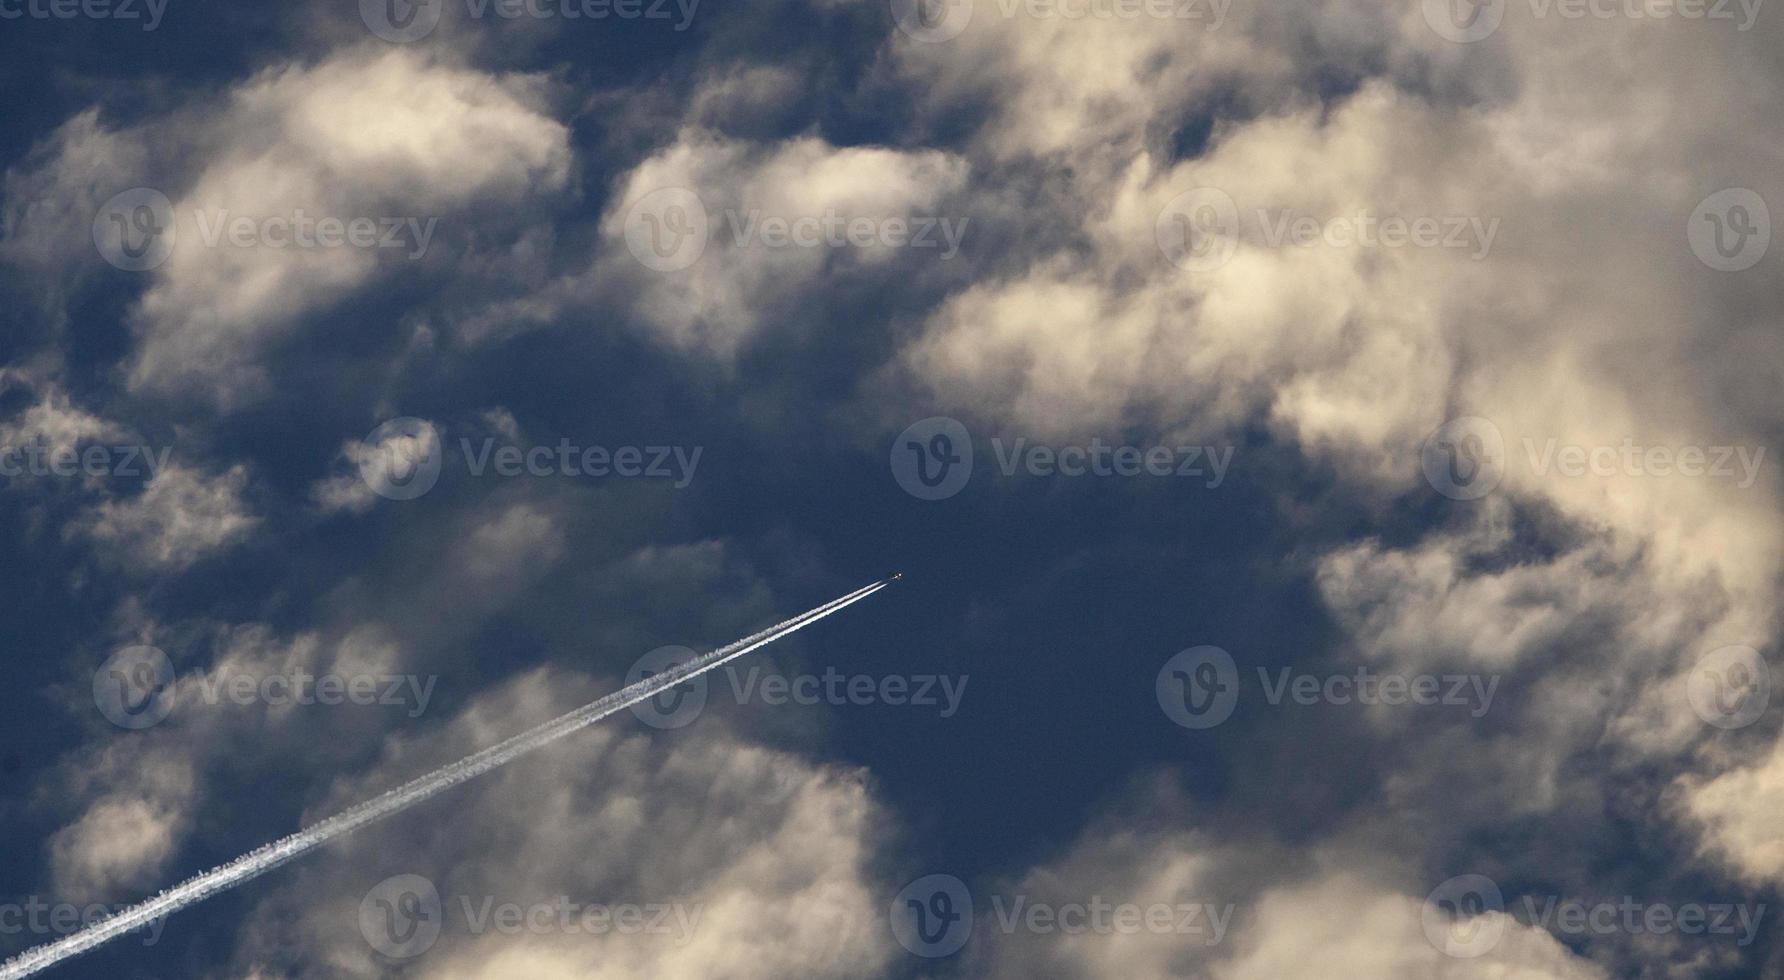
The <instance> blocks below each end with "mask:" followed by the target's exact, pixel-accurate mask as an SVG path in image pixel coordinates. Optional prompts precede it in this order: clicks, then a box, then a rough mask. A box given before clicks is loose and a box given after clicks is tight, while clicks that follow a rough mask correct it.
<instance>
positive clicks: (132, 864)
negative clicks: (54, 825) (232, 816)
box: [47, 741, 200, 901]
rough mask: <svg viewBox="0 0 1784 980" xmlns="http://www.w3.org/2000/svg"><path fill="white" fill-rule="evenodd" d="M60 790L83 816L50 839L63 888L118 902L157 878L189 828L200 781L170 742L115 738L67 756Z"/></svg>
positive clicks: (81, 897)
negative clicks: (144, 741)
mask: <svg viewBox="0 0 1784 980" xmlns="http://www.w3.org/2000/svg"><path fill="white" fill-rule="evenodd" d="M58 782H59V783H60V784H61V791H60V794H59V795H63V794H65V795H63V798H64V799H73V800H76V801H79V802H78V803H77V807H76V809H77V812H78V816H74V817H73V818H72V819H71V820H70V821H69V822H68V823H66V824H64V825H63V826H62V827H61V828H59V829H58V830H56V831H55V832H54V833H52V834H51V835H50V837H49V840H48V842H47V843H48V850H49V859H50V867H49V870H50V875H51V877H52V878H53V880H54V883H55V889H56V894H57V895H59V896H60V897H62V898H63V899H65V900H68V901H116V900H117V899H118V898H120V897H122V896H123V895H125V894H127V893H129V892H134V891H137V890H140V889H142V888H144V887H147V886H149V885H152V884H154V883H155V881H156V879H158V878H159V877H160V876H161V875H162V874H163V873H164V872H165V870H166V868H167V867H168V862H169V861H170V859H171V858H172V857H173V855H174V853H175V849H176V847H177V846H178V845H179V843H180V842H181V841H182V840H184V838H185V835H186V833H187V832H188V831H189V830H190V828H191V825H192V820H193V817H194V808H195V807H196V806H197V804H198V802H199V798H200V797H199V793H200V785H199V780H198V776H197V773H196V772H195V771H194V768H193V765H192V763H191V760H190V759H189V758H187V757H186V755H185V754H184V753H183V752H181V751H179V750H177V749H176V748H174V747H172V746H170V745H169V744H167V743H166V742H159V743H156V744H149V745H145V744H143V743H141V742H132V741H113V742H109V743H107V744H104V745H101V746H97V747H95V748H93V749H91V750H89V751H86V752H83V753H81V754H79V755H78V756H76V757H71V758H70V759H68V760H65V761H64V763H63V766H62V769H61V771H60V772H59V774H58Z"/></svg>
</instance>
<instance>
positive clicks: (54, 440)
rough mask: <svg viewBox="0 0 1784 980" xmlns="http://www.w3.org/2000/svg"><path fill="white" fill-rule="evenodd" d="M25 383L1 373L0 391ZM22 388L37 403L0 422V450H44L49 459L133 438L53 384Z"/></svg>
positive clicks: (146, 465)
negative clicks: (18, 382) (15, 383)
mask: <svg viewBox="0 0 1784 980" xmlns="http://www.w3.org/2000/svg"><path fill="white" fill-rule="evenodd" d="M19 380H22V379H19V378H13V377H9V376H8V375H7V373H6V372H4V371H0V391H5V390H7V389H10V388H11V387H13V385H12V384H11V383H9V382H14V381H19ZM21 387H24V388H27V389H30V390H31V392H32V395H33V396H34V397H35V399H36V400H35V401H34V402H32V403H31V404H30V405H28V406H27V407H26V408H25V409H24V410H23V411H20V412H18V413H17V414H15V415H14V416H13V417H12V418H10V419H7V420H5V421H0V449H4V450H8V451H23V450H26V449H28V448H29V447H32V446H41V447H42V450H41V452H43V453H44V454H45V455H46V456H49V455H50V454H63V455H66V454H67V453H70V452H74V451H78V450H80V449H81V448H83V447H86V446H92V445H106V446H118V445H120V444H122V443H123V442H124V441H125V440H127V439H130V438H131V434H130V432H129V430H127V429H126V428H125V427H124V426H122V425H119V424H118V423H116V422H113V421H111V420H110V419H106V418H102V417H100V416H98V415H95V414H93V413H91V412H89V411H87V410H85V409H83V408H81V407H80V406H79V405H76V404H74V403H73V401H72V400H71V399H70V398H69V396H68V393H67V392H66V391H63V390H62V388H61V387H60V386H59V385H56V384H54V383H38V384H31V383H29V382H26V383H24V384H22V385H21ZM161 458H162V457H161V456H157V457H156V458H155V459H150V460H146V461H143V465H141V466H139V467H137V469H139V471H142V472H144V473H148V472H149V468H150V467H153V466H156V465H158V462H159V460H160V459H161ZM7 464H8V466H10V467H19V466H20V463H19V460H17V459H9V460H8V461H7ZM30 472H31V470H30V468H29V467H23V468H21V470H20V472H19V473H18V474H16V475H25V474H27V473H30Z"/></svg>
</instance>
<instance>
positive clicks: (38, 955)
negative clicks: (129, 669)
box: [0, 579, 893, 980]
mask: <svg viewBox="0 0 1784 980" xmlns="http://www.w3.org/2000/svg"><path fill="white" fill-rule="evenodd" d="M891 581H893V579H884V580H882V581H879V582H875V583H873V584H872V585H869V586H866V587H864V588H860V589H856V590H855V591H854V592H851V593H849V594H848V595H845V596H843V597H842V598H840V599H832V600H831V601H829V602H826V603H824V604H823V605H821V606H818V607H817V608H816V609H812V610H809V611H807V612H803V613H800V614H799V615H797V616H794V617H793V618H792V619H789V620H787V621H785V622H782V623H776V624H775V625H773V626H770V627H768V628H767V629H765V630H763V631H761V632H760V633H755V634H752V635H750V636H746V637H744V638H743V639H741V640H738V641H737V642H735V643H732V644H729V645H728V646H722V647H720V648H718V649H717V650H714V651H712V652H711V653H707V654H704V655H702V656H699V657H695V658H694V659H693V660H690V661H688V662H687V663H685V664H680V665H678V666H675V667H671V668H670V669H668V670H665V671H663V672H662V673H660V674H657V675H655V676H653V677H646V678H645V679H643V680H641V681H639V682H638V683H636V684H633V685H631V686H629V687H624V688H621V689H620V690H618V691H615V692H613V693H612V694H609V695H607V696H606V697H604V698H601V699H600V700H598V701H593V702H590V703H589V704H585V705H583V706H582V707H580V708H577V709H576V710H575V711H572V712H570V713H569V714H567V715H563V716H562V717H559V718H554V719H552V720H551V721H548V722H546V723H545V724H543V725H540V726H538V727H536V728H532V729H529V730H527V731H525V732H522V733H520V734H519V735H516V736H514V737H513V738H510V739H508V740H507V741H505V742H501V743H498V744H496V745H492V746H490V747H489V748H487V749H484V750H482V751H480V752H477V753H475V754H473V755H471V756H468V757H466V758H464V759H461V760H459V761H458V762H454V763H452V764H451V765H449V766H443V767H441V768H439V769H436V770H434V771H433V772H431V773H428V774H427V775H425V776H422V777H420V778H418V779H414V780H411V781H409V782H407V783H404V784H403V785H401V786H398V787H397V788H396V789H393V790H391V791H389V792H388V793H385V794H384V795H383V796H379V797H375V798H373V799H370V800H367V801H366V802H364V803H361V804H359V805H358V806H355V807H351V808H349V809H347V810H343V811H342V812H340V813H337V814H335V815H334V816H332V817H329V818H328V819H326V820H323V821H321V822H319V823H315V824H312V825H310V826H309V827H306V828H304V829H303V830H300V831H298V832H297V833H295V834H292V835H291V836H289V837H286V838H283V839H280V840H276V841H273V842H272V843H271V844H267V845H265V846H263V847H259V848H257V849H255V850H252V851H249V852H248V853H247V854H244V855H242V856H241V857H239V858H236V859H235V860H233V861H231V862H229V863H228V864H224V865H219V866H217V867H215V868H212V869H211V870H209V871H206V872H204V873H203V874H201V875H198V876H196V877H194V878H188V879H187V880H186V881H184V882H181V883H180V884H178V885H175V886H174V887H172V888H169V889H168V890H166V891H164V892H162V893H161V894H159V895H156V896H155V897H154V898H151V899H149V900H148V901H145V902H142V903H141V904H138V905H133V906H131V907H130V908H127V909H125V910H123V911H121V912H119V913H118V914H116V915H113V916H111V917H109V918H106V919H102V920H100V921H98V922H95V923H94V924H93V925H92V926H90V927H88V928H86V929H83V930H81V931H80V932H77V933H75V934H73V935H71V936H67V937H64V938H62V939H58V940H57V941H55V942H53V943H46V944H44V945H42V946H38V947H35V948H33V949H28V950H26V951H25V952H23V953H20V954H19V955H18V956H17V957H15V958H13V959H11V960H8V961H6V962H5V963H0V980H19V978H22V977H28V976H31V975H32V974H34V973H37V972H38V971H40V970H43V969H46V968H48V967H50V966H54V965H55V964H57V963H60V962H62V961H63V960H66V959H69V958H71V957H75V956H79V955H80V954H82V953H85V952H86V951H88V950H90V949H93V948H95V947H97V946H100V945H102V944H104V943H106V942H109V941H110V940H112V939H116V938H117V937H119V936H122V935H124V934H125V933H128V932H133V931H135V930H137V929H140V928H143V927H144V926H147V925H149V924H150V923H152V922H154V921H155V920H156V919H159V918H162V917H163V916H168V915H172V914H173V913H175V912H178V911H179V910H181V909H183V908H186V907H187V906H189V905H193V904H195V903H197V902H201V901H204V900H205V899H207V898H209V897H211V896H212V895H215V894H217V893H218V892H221V891H225V890H227V889H230V888H233V887H235V886H236V885H239V884H241V883H242V882H245V881H249V880H252V879H254V878H257V877H259V876H261V875H263V874H265V873H267V872H268V871H271V870H273V869H274V868H277V867H279V866H280V865H282V864H284V863H285V862H287V861H290V860H292V859H294V858H297V857H299V856H300V855H303V854H305V853H307V852H309V851H311V850H313V849H315V848H317V847H320V846H322V845H323V844H325V843H327V842H328V841H330V840H333V839H334V838H336V837H340V836H341V835H343V834H350V833H352V832H353V831H355V830H358V829H359V828H360V827H363V826H365V825H366V824H369V823H371V822H373V821H374V820H380V819H382V818H384V817H388V816H390V815H391V814H393V813H396V812H398V811H400V810H404V809H407V808H409V807H411V806H414V805H415V804H417V803H420V802H421V801H422V800H425V799H428V798H429V797H432V796H435V795H437V794H439V793H442V792H444V791H445V790H448V789H451V788H452V787H454V786H457V785H458V784H459V783H462V782H464V781H466V780H468V779H472V778H474V777H476V776H480V775H482V774H483V773H486V772H488V771H490V770H491V769H494V768H496V767H497V766H500V765H502V764H504V763H507V762H510V761H512V760H514V759H516V758H518V757H520V756H522V755H525V754H527V753H528V752H531V751H533V750H534V749H537V748H541V747H543V746H546V745H549V744H551V743H552V742H555V741H557V740H558V739H560V738H563V737H564V736H565V735H568V734H570V733H571V732H575V731H578V730H580V729H583V728H586V727H588V726H589V725H592V724H594V723H595V722H597V721H600V720H601V719H602V718H605V717H607V716H608V715H610V714H613V713H614V712H616V711H619V710H621V709H623V708H627V707H630V706H631V705H634V704H637V703H638V702H640V701H643V700H644V699H646V698H650V697H654V696H656V695H657V694H660V693H662V692H663V691H666V690H668V689H669V688H671V687H674V686H675V685H676V684H679V683H681V682H682V681H685V680H689V679H691V678H693V677H696V676H698V675H700V674H704V673H706V672H707V671H709V670H712V669H713V668H715V667H718V666H721V665H723V664H725V663H726V662H728V661H731V660H735V659H736V658H738V657H741V656H743V655H744V654H746V653H749V652H750V651H751V650H754V649H756V648H757V647H760V646H764V645H766V644H769V643H773V642H774V641H775V640H778V639H780V638H781V637H783V636H786V635H787V634H788V633H792V632H793V631H795V630H798V629H800V628H802V627H805V626H809V625H811V624H812V623H815V622H817V621H818V620H820V619H823V618H824V617H825V616H828V615H830V614H831V613H833V612H836V611H837V610H839V609H842V608H843V607H844V606H848V605H852V604H854V603H856V602H859V601H861V600H862V599H865V598H867V597H868V596H870V595H873V594H874V593H875V592H878V591H879V590H881V589H883V588H885V587H886V585H887V584H888V583H890V582H891Z"/></svg>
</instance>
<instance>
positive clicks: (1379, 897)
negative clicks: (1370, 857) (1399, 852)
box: [1212, 874, 1611, 980]
mask: <svg viewBox="0 0 1784 980" xmlns="http://www.w3.org/2000/svg"><path fill="white" fill-rule="evenodd" d="M1424 913H1425V902H1424V900H1423V899H1420V898H1413V897H1411V896H1408V895H1402V894H1398V893H1395V892H1393V891H1388V890H1384V889H1382V888H1381V887H1380V886H1378V885H1372V884H1371V883H1370V882H1369V881H1367V880H1366V879H1363V878H1359V877H1356V876H1352V875H1346V874H1335V875H1331V876H1329V877H1325V878H1321V879H1316V880H1313V881H1310V882H1307V883H1305V884H1300V885H1295V886H1290V887H1285V888H1281V889H1274V890H1271V891H1269V892H1266V893H1265V894H1264V895H1263V896H1262V897H1261V898H1260V899H1259V900H1258V903H1257V907H1256V909H1255V910H1253V914H1252V918H1251V919H1250V920H1249V921H1248V922H1247V923H1246V925H1245V928H1244V929H1243V930H1242V931H1240V933H1239V935H1238V937H1237V940H1236V951H1235V955H1234V956H1233V958H1232V959H1231V960H1230V961H1228V962H1226V963H1223V964H1221V965H1220V966H1218V967H1217V968H1216V969H1215V970H1214V972H1213V974H1212V975H1213V976H1214V977H1215V978H1217V980H1301V978H1308V980H1312V978H1315V977H1331V976H1341V977H1420V978H1430V980H1438V978H1442V980H1604V978H1607V977H1609V976H1611V974H1610V973H1609V972H1607V971H1606V970H1605V969H1603V968H1602V967H1600V966H1598V965H1597V964H1594V963H1593V962H1591V961H1590V960H1584V959H1581V958H1580V957H1578V956H1575V955H1574V954H1573V953H1571V952H1569V951H1568V949H1567V947H1565V946H1563V945H1561V943H1560V941H1558V940H1557V939H1555V938H1554V937H1553V936H1550V935H1549V934H1548V933H1547V932H1545V931H1544V930H1543V929H1541V928H1540V927H1537V926H1533V925H1530V924H1527V923H1524V922H1521V921H1516V919H1515V918H1510V919H1508V918H1506V917H1504V916H1500V917H1499V918H1500V921H1501V923H1502V924H1503V928H1504V931H1503V932H1502V933H1501V935H1500V937H1499V939H1498V941H1497V942H1496V943H1494V944H1493V946H1492V948H1491V949H1490V950H1489V951H1488V952H1487V953H1485V954H1483V955H1481V956H1478V957H1473V958H1467V959H1457V958H1452V957H1450V956H1447V955H1445V954H1444V953H1442V952H1440V951H1439V950H1438V949H1437V947H1436V946H1434V945H1432V941H1431V940H1430V939H1429V938H1428V937H1427V936H1426V934H1425V929H1424V925H1423V916H1424Z"/></svg>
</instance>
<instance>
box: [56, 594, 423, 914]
mask: <svg viewBox="0 0 1784 980" xmlns="http://www.w3.org/2000/svg"><path fill="white" fill-rule="evenodd" d="M141 626H142V628H143V629H145V630H147V631H148V633H150V634H153V635H157V636H159V639H158V640H157V642H160V643H163V644H165V645H166V648H167V651H168V652H169V653H170V654H171V655H172V658H173V661H174V662H175V663H176V664H179V665H181V666H178V667H176V671H175V681H174V684H173V686H172V688H171V690H170V691H169V692H168V693H167V695H166V696H167V698H168V699H169V708H168V712H167V717H166V719H165V720H164V721H162V722H160V723H159V724H156V725H154V726H152V727H150V728H148V729H145V730H142V731H136V732H120V731H119V730H117V729H113V728H110V727H102V728H101V729H100V736H99V737H98V738H96V739H95V740H94V741H92V742H90V743H89V744H87V745H85V746H82V747H81V748H78V749H76V750H74V751H71V752H70V753H68V754H67V755H66V756H65V757H64V758H63V759H62V760H61V761H60V762H59V764H58V765H57V767H56V769H55V770H54V772H53V773H52V780H51V783H50V784H46V786H45V788H44V792H43V794H41V795H42V800H41V801H40V802H41V803H42V804H43V805H46V806H51V805H53V806H56V807H59V808H63V809H66V810H67V812H68V816H67V818H66V820H65V822H64V824H63V825H62V826H61V827H60V828H59V829H58V830H57V831H55V832H54V833H53V834H52V835H51V836H50V838H49V841H48V846H49V852H50V870H51V873H52V875H53V876H54V879H55V882H56V886H57V889H58V891H57V894H58V895H60V896H62V897H65V898H69V899H71V900H72V899H76V898H79V899H82V900H102V901H116V900H119V899H122V898H125V897H127V896H128V894H129V893H131V892H134V891H139V890H141V889H143V888H145V887H147V886H150V885H153V884H157V883H162V882H164V881H165V879H166V877H167V875H168V874H169V873H170V872H171V871H175V870H178V869H177V866H175V865H173V864H172V863H171V861H172V859H173V858H174V856H175V855H177V854H178V853H179V848H180V847H181V846H183V845H184V843H185V841H186V839H187V836H188V835H189V834H190V832H191V830H192V827H193V824H194V821H195V820H196V819H197V816H198V813H199V811H200V810H201V809H202V808H203V807H206V806H207V805H208V806H210V807H213V808H222V807H227V805H228V804H227V802H225V801H220V800H218V799H216V798H215V796H214V792H215V788H216V780H217V779H218V777H219V771H227V770H230V769H232V768H234V767H239V766H249V767H252V766H254V765H259V764H262V763H264V764H265V765H268V766H270V765H272V764H273V763H272V760H278V764H279V765H280V766H282V767H283V769H284V771H285V772H286V773H287V775H288V777H294V776H295V775H296V774H297V771H298V770H301V769H303V768H305V767H306V766H317V767H328V766H332V765H339V764H341V763H342V761H343V760H347V759H352V758H354V756H355V753H358V752H362V751H363V749H364V745H365V743H366V742H368V741H369V740H370V739H371V738H373V737H375V734H376V733H377V732H378V731H380V730H382V728H383V727H384V726H385V725H386V724H390V723H394V722H396V721H407V720H409V719H411V718H413V717H414V716H415V715H417V714H419V713H420V710H421V709H425V708H426V707H427V702H420V703H419V704H418V703H417V702H418V700H419V699H417V698H414V697H412V696H409V695H408V694H405V695H404V697H405V699H406V700H405V701H404V703H402V704H397V705H382V704H380V705H371V706H366V705H360V704H353V703H348V704H320V703H317V702H316V701H315V700H314V697H313V695H314V690H312V689H303V690H300V689H299V687H297V686H295V684H303V683H306V682H303V681H301V680H297V679H300V678H317V677H320V676H324V675H327V676H335V677H339V678H341V679H342V681H343V683H344V682H345V681H346V680H347V679H350V678H361V677H369V678H384V677H389V676H393V675H394V672H395V671H396V670H397V669H398V668H399V665H400V663H401V661H402V656H403V648H402V646H401V645H400V644H397V643H396V642H394V641H393V640H392V639H391V638H390V637H389V636H388V635H387V634H386V632H385V631H383V630H381V629H379V628H377V627H371V626H368V627H360V628H357V629H353V630H351V631H349V632H346V633H345V634H339V635H326V634H324V633H321V632H306V633H300V634H297V635H295V636H291V637H283V636H280V635H279V634H278V633H277V632H276V631H274V630H273V629H272V628H271V627H269V626H267V625H265V624H259V623H251V624H243V625H237V626H221V625H217V624H214V623H191V624H183V625H181V626H179V627H178V628H168V627H163V626H160V625H158V624H153V623H144V624H141ZM188 645H189V646H190V647H191V648H195V649H189V648H188ZM206 651H208V652H209V655H210V658H209V664H208V666H201V667H191V666H184V665H186V664H190V663H192V662H194V661H195V660H197V659H199V658H200V657H201V656H202V654H203V653H204V652H206ZM195 654H197V656H195ZM275 677H277V678H288V679H293V680H294V682H295V684H294V685H288V686H285V687H276V686H269V685H263V682H264V681H265V680H266V679H267V678H275ZM244 678H245V679H248V680H251V681H252V682H253V688H254V692H255V693H253V694H251V695H248V696H245V697H244V696H241V695H240V694H232V693H230V691H231V688H230V685H231V683H232V682H240V681H241V680H242V679H244ZM87 680H88V679H87V678H85V677H83V678H80V679H79V680H77V681H76V682H75V683H73V684H72V685H71V687H70V689H69V692H68V696H69V699H70V701H69V709H70V711H71V712H73V713H74V714H75V715H76V717H80V718H92V717H93V714H94V708H93V702H92V700H91V698H92V694H91V691H92V686H91V684H90V683H88V682H87ZM385 689H386V688H385V685H383V684H380V685H379V691H380V696H382V692H383V691H384V690H385ZM306 690H307V691H308V696H310V697H311V700H310V701H309V702H308V703H304V702H303V701H302V700H300V697H302V696H306V695H305V691H306ZM413 690H414V689H410V691H411V692H412V691H413ZM261 691H268V692H271V693H272V695H273V696H272V697H261V696H260V694H259V692H261ZM426 691H427V694H428V695H429V696H430V697H431V695H432V694H433V693H434V692H433V685H432V684H428V685H427V688H426ZM380 712H382V713H383V714H384V715H385V716H386V717H385V718H384V719H383V720H380V718H379V713H380ZM319 726H320V727H321V728H325V729H326V730H327V731H328V732H329V736H330V737H329V738H327V739H322V740H318V739H317V737H316V733H317V731H318V727H319ZM300 760H301V761H300ZM230 778H233V777H230Z"/></svg>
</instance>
